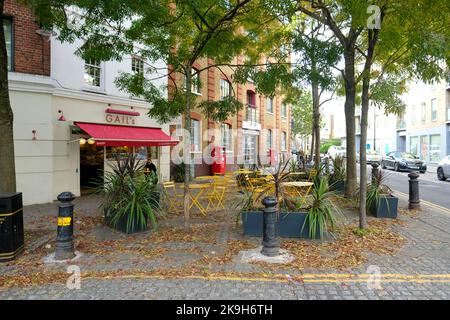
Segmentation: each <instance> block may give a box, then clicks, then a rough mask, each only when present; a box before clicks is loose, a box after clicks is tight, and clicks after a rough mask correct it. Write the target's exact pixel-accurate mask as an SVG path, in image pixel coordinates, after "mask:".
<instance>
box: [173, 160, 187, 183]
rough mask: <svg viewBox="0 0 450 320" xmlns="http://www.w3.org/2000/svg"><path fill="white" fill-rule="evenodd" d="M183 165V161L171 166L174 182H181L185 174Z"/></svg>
mask: <svg viewBox="0 0 450 320" xmlns="http://www.w3.org/2000/svg"><path fill="white" fill-rule="evenodd" d="M185 168H186V167H185V165H184V162H181V163H180V164H177V165H175V166H174V168H173V171H174V173H173V176H172V179H173V181H175V182H178V183H181V182H184V176H185V172H186V171H185Z"/></svg>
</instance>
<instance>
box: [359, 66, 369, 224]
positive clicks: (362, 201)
mask: <svg viewBox="0 0 450 320" xmlns="http://www.w3.org/2000/svg"><path fill="white" fill-rule="evenodd" d="M369 85H370V78H369V76H367V75H364V77H363V91H362V100H361V144H360V146H359V163H360V174H359V181H360V183H359V184H360V188H359V228H360V229H366V228H367V206H366V199H367V165H366V163H367V154H366V151H367V150H366V145H367V126H368V118H369Z"/></svg>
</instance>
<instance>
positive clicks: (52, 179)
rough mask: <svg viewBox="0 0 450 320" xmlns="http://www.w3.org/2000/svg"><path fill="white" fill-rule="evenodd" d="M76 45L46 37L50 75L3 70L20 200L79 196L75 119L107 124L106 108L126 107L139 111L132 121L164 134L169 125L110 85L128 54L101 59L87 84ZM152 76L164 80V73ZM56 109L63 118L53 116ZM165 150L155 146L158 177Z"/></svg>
mask: <svg viewBox="0 0 450 320" xmlns="http://www.w3.org/2000/svg"><path fill="white" fill-rule="evenodd" d="M79 45H80V43H74V44H67V43H64V44H63V43H60V42H59V41H57V40H55V39H54V40H52V45H51V76H50V77H43V76H34V75H28V74H19V73H13V72H12V73H9V85H10V98H11V106H12V109H13V112H14V146H15V157H16V177H17V190H18V191H20V192H22V193H23V200H24V204H25V205H30V204H37V203H47V202H51V201H53V200H55V199H56V197H57V195H58V194H60V193H61V192H63V191H71V192H73V193H74V194H75V195H76V196H80V182H79V170H80V144H79V142H78V140H76V139H77V138H79V137H77V136H74V135H72V134H71V132H72V128H73V126H74V125H73V123H74V122H76V121H79V122H89V123H98V124H107V123H106V119H105V115H106V114H105V110H106V109H107V108H113V109H117V110H127V111H131V110H132V111H136V112H139V113H140V116H139V117H136V124H135V125H134V126H136V127H152V128H161V129H162V130H163V131H164V132H165V133H166V134H169V125H161V124H159V123H157V121H155V120H154V119H151V118H149V117H148V116H147V112H148V109H149V105H148V104H147V103H146V102H144V101H142V100H138V99H130V97H129V95H128V94H127V93H124V92H121V91H120V90H119V89H118V88H117V87H116V86H115V84H114V80H115V79H116V77H117V76H118V75H119V72H120V71H124V72H128V73H129V72H131V58H130V57H129V58H125V59H123V61H121V62H106V63H103V66H102V70H103V72H102V86H101V90H93V88H90V87H88V86H86V85H85V84H84V61H83V60H82V59H81V58H79V57H78V56H76V55H75V54H74V52H75V50H76V48H77V47H78V46H79ZM159 67H161V68H164V65H160V66H159ZM161 70H164V69H161ZM162 72H164V71H162ZM150 77H151V76H150ZM157 81H158V83H157V84H158V85H166V84H167V78H166V77H164V76H163V77H161V78H160V79H158V80H157ZM59 110H61V111H62V112H63V115H64V118H65V119H66V121H59V120H58V119H59V118H60V116H61V114H60V113H58V111H59ZM33 132H34V133H33ZM169 153H170V148H169V147H161V149H160V159H159V160H160V163H157V167H158V169H159V171H160V173H159V174H160V179H161V180H168V179H169V178H170V177H169V175H170V154H169ZM156 160H158V159H156ZM105 168H107V166H106V165H105Z"/></svg>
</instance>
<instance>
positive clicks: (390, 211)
mask: <svg viewBox="0 0 450 320" xmlns="http://www.w3.org/2000/svg"><path fill="white" fill-rule="evenodd" d="M397 210H398V198H397V197H392V196H381V198H380V199H379V200H378V203H377V205H376V206H375V210H373V211H374V213H375V216H376V217H377V218H387V219H397Z"/></svg>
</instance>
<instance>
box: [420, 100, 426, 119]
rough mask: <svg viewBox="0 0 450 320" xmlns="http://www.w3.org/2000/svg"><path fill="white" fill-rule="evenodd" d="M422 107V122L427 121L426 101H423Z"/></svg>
mask: <svg viewBox="0 0 450 320" xmlns="http://www.w3.org/2000/svg"><path fill="white" fill-rule="evenodd" d="M421 108H422V111H421V112H422V116H421V120H422V123H425V122H426V121H427V105H426V104H425V102H423V103H422V105H421Z"/></svg>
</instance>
